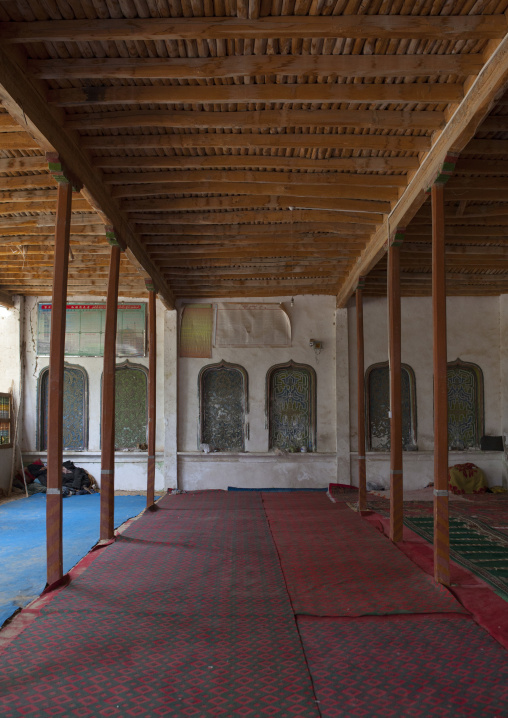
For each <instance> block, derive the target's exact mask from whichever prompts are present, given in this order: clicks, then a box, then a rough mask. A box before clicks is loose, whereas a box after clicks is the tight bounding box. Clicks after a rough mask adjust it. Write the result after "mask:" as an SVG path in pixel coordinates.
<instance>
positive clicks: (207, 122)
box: [65, 85, 445, 131]
mask: <svg viewBox="0 0 508 718" xmlns="http://www.w3.org/2000/svg"><path fill="white" fill-rule="evenodd" d="M298 87H301V86H300V85H298ZM444 122H445V117H444V113H443V112H439V111H436V110H427V111H423V110H288V109H285V110H238V111H236V112H220V111H217V112H207V111H190V110H175V111H173V112H169V111H167V110H152V111H151V112H150V111H144V112H143V111H128V110H126V111H122V110H119V111H116V112H90V113H88V112H87V113H84V114H81V115H74V116H72V117H69V118H68V119H67V120H66V122H65V126H66V127H67V128H70V129H75V130H98V129H105V128H115V129H117V128H119V127H133V128H136V129H139V128H140V127H192V128H194V129H197V128H211V127H215V128H218V129H224V128H225V127H233V128H237V129H256V130H257V129H259V128H261V127H264V128H267V129H271V128H274V127H286V128H287V127H354V128H359V127H366V128H369V129H370V128H372V127H375V128H376V129H379V130H381V129H398V130H400V129H412V130H425V131H429V130H437V129H440V128H441V127H442V126H443V125H444Z"/></svg>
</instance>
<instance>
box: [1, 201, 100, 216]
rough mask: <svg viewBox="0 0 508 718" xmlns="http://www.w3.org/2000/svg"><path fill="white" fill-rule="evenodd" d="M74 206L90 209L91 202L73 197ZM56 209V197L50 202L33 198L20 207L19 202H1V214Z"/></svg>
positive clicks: (84, 209)
mask: <svg viewBox="0 0 508 718" xmlns="http://www.w3.org/2000/svg"><path fill="white" fill-rule="evenodd" d="M72 204H73V207H74V208H75V209H76V210H78V209H80V210H83V211H85V212H86V211H87V210H90V203H89V202H88V201H87V200H86V199H73V200H72ZM55 210H56V199H55V200H52V201H50V202H46V201H45V200H35V199H32V200H30V201H27V202H26V203H25V204H23V206H21V207H20V205H19V203H18V202H6V203H4V204H2V203H0V214H11V213H15V212H33V213H36V212H51V211H55Z"/></svg>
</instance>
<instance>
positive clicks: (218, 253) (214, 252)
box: [171, 244, 341, 261]
mask: <svg viewBox="0 0 508 718" xmlns="http://www.w3.org/2000/svg"><path fill="white" fill-rule="evenodd" d="M254 251H255V254H256V258H261V257H287V258H288V259H294V258H299V257H303V258H307V257H312V256H314V254H313V252H310V251H309V250H305V251H304V250H299V249H298V248H295V247H294V245H281V246H277V245H274V244H268V245H256V246H255V249H254V248H252V247H247V248H245V249H242V248H240V247H238V248H237V249H236V250H235V257H236V258H237V259H238V261H240V260H241V259H242V258H245V257H248V258H250V259H252V255H253V253H254ZM315 251H319V256H320V257H328V258H331V259H336V258H337V256H340V254H341V251H340V248H338V247H337V245H329V248H328V249H323V248H318V249H316V250H315ZM173 256H174V257H179V258H180V259H194V260H196V261H206V260H207V259H212V258H214V257H215V258H226V259H230V258H231V250H230V249H228V248H227V247H226V248H224V247H209V246H208V247H200V246H197V247H192V246H189V247H174V248H173V249H172V250H171V257H173Z"/></svg>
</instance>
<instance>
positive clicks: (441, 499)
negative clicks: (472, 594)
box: [431, 183, 450, 585]
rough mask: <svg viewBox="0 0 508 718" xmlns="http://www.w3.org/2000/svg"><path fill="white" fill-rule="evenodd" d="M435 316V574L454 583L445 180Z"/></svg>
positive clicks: (438, 214) (437, 187)
mask: <svg viewBox="0 0 508 718" xmlns="http://www.w3.org/2000/svg"><path fill="white" fill-rule="evenodd" d="M431 192H432V316H433V327H434V329H433V336H434V578H435V580H436V581H438V582H439V583H443V584H445V585H448V584H449V583H450V537H449V522H448V385H447V377H446V364H447V350H446V266H445V232H444V184H442V183H439V184H438V183H435V184H434V185H433V186H432V191H431Z"/></svg>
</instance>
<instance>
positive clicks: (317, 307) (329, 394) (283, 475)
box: [178, 295, 337, 489]
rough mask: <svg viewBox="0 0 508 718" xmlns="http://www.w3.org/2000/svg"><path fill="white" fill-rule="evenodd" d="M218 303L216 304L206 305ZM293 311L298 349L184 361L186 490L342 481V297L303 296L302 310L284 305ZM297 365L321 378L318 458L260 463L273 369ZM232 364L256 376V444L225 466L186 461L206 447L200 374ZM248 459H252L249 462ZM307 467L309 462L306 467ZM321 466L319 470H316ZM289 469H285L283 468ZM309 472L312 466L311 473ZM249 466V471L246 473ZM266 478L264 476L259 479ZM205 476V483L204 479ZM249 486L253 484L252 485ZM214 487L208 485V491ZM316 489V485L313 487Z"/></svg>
mask: <svg viewBox="0 0 508 718" xmlns="http://www.w3.org/2000/svg"><path fill="white" fill-rule="evenodd" d="M202 301H209V302H213V301H216V300H214V299H213V298H210V299H207V300H202ZM230 301H239V302H249V301H251V302H256V303H260V302H273V301H274V300H273V299H271V298H270V299H269V298H261V299H260V298H259V297H256V298H251V299H249V298H241V299H237V300H235V299H231V300H230ZM279 301H281V302H282V304H283V305H284V308H285V309H286V311H287V312H288V315H289V317H290V320H291V327H292V346H291V347H290V348H270V347H264V348H224V349H223V348H221V349H217V348H215V347H214V348H213V352H212V358H211V359H188V358H183V359H179V360H178V449H179V462H178V466H179V485H180V487H181V488H184V489H186V488H189V487H190V486H193V487H195V486H196V485H197V483H196V482H197V481H199V486H200V488H208V489H215V488H227V486H228V485H234V486H244V485H248V486H253V485H257V486H260V484H259V483H256V482H258V479H259V480H260V481H261V485H262V486H265V487H270V486H289V485H291V486H301V485H302V481H303V483H305V484H306V485H308V486H310V485H311V483H312V482H316V481H317V482H319V485H320V486H325V485H326V484H327V483H328V481H335V478H336V465H335V464H336V462H335V451H336V442H337V437H336V406H335V381H336V377H335V356H336V354H335V352H336V331H335V297H329V296H320V295H319V296H318V295H312V296H295V297H294V306H293V307H291V306H290V302H291V297H282V298H280V300H279ZM311 338H313V339H315V340H318V341H322V342H323V350H322V352H321V353H320V354H319V355H316V354H315V352H314V350H313V349H312V348H311V347H310V346H309V340H310V339H311ZM290 359H293V360H294V361H295V362H300V363H304V364H310V365H311V366H312V367H314V369H315V371H316V376H317V436H316V445H317V453H316V454H309V455H308V456H306V457H305V458H304V457H303V455H302V456H300V455H297V458H301V459H303V460H302V461H300V462H298V461H295V457H291V458H289V457H274V456H273V454H269V456H270V457H272V459H273V458H276V459H277V460H276V461H273V460H272V461H271V462H268V463H266V462H264V463H263V462H261V463H260V462H259V461H257V460H255V459H256V457H254V456H253V455H254V454H256V455H258V454H263V453H266V452H267V450H268V428H267V424H266V417H265V381H266V373H267V371H268V369H269V368H270V367H271V366H273V365H274V364H280V363H282V362H286V361H289V360H290ZM221 360H224V361H228V362H231V363H235V364H240V365H241V366H243V367H244V368H245V369H246V371H247V373H248V376H249V414H248V415H247V417H246V419H247V421H248V422H249V428H250V439H248V440H246V447H245V448H246V452H247V454H246V455H241V460H240V462H239V461H238V458H237V457H238V456H239V455H238V454H236V455H229V456H228V455H227V454H225V455H223V459H221V461H218V460H217V456H216V455H214V456H212V457H209V458H208V459H206V458H204V457H201V459H200V460H199V463H197V462H191V461H190V460H188V459H186V458H185V455H186V454H189V452H190V453H193V452H194V453H195V452H196V451H197V449H198V421H199V403H198V386H197V381H198V374H199V371H200V369H201V368H202V367H203V366H206V365H207V364H212V363H216V362H219V361H221ZM330 452H331V454H332V458H331V459H330V461H331V463H330V465H328V464H327V462H326V461H325V464H326V469H324V468H323V467H322V466H321V464H319V466H318V462H319V461H320V455H321V454H327V453H330ZM248 454H250V455H251V457H250V458H251V459H252V461H250V462H249V461H247V463H246V458H248ZM304 461H305V462H306V463H305V464H304ZM313 462H314V463H315V464H316V466H315V469H312V470H310V469H308V466H310V465H312V466H313V465H314V463H313ZM283 466H285V468H282V467H283ZM304 466H305V468H304ZM240 467H241V469H242V470H241V471H239V468H240ZM259 472H261V473H259ZM200 477H201V478H200ZM246 482H247V483H246ZM205 484H206V485H205ZM312 485H315V484H314V483H312Z"/></svg>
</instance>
